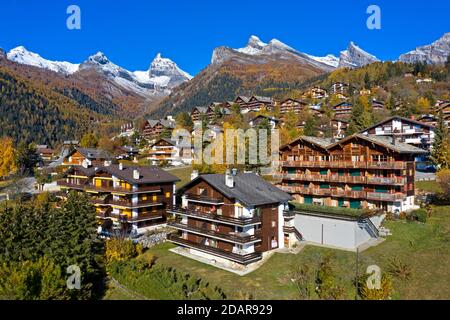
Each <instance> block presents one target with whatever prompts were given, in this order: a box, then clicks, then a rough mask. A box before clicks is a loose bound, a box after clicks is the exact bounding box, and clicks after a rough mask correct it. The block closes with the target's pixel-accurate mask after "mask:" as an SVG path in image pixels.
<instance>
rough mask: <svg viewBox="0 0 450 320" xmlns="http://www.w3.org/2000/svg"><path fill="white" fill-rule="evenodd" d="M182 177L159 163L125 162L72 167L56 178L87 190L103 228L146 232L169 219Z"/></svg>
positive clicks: (62, 184) (64, 187) (72, 187)
mask: <svg viewBox="0 0 450 320" xmlns="http://www.w3.org/2000/svg"><path fill="white" fill-rule="evenodd" d="M177 181H179V179H178V178H177V177H175V176H173V175H171V174H170V173H168V172H166V171H164V170H162V169H159V168H157V167H150V166H148V167H126V166H124V165H122V164H118V165H112V164H111V165H110V164H108V162H105V164H104V165H101V166H96V167H94V166H92V165H88V164H87V163H86V162H85V163H84V164H83V166H73V167H70V168H69V169H68V170H67V172H66V173H65V177H64V178H63V179H61V180H59V181H58V182H57V184H58V185H59V186H60V187H61V189H62V190H72V191H76V192H86V193H88V194H89V195H90V196H91V198H90V199H91V202H92V204H94V206H95V207H96V212H97V219H98V221H99V225H100V226H102V228H103V229H111V228H112V229H120V230H122V231H125V232H130V231H132V230H135V231H137V232H138V233H143V232H145V230H146V228H147V227H149V226H153V225H157V224H161V223H165V222H166V209H167V207H168V206H172V205H173V204H174V201H175V197H174V193H175V183H176V182H177Z"/></svg>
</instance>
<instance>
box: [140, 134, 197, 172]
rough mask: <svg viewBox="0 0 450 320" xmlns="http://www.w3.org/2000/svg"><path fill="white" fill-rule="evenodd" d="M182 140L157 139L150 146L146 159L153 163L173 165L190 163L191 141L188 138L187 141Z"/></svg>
mask: <svg viewBox="0 0 450 320" xmlns="http://www.w3.org/2000/svg"><path fill="white" fill-rule="evenodd" d="M184 140H185V139H179V140H173V139H168V138H160V139H158V140H157V141H156V142H155V143H154V144H152V146H151V147H150V151H149V152H148V156H147V159H148V160H150V161H151V162H152V164H154V165H156V164H161V163H164V162H165V163H167V164H169V165H173V166H178V165H182V164H190V163H191V162H192V150H191V143H190V140H189V141H188V142H187V143H186V142H185V141H184Z"/></svg>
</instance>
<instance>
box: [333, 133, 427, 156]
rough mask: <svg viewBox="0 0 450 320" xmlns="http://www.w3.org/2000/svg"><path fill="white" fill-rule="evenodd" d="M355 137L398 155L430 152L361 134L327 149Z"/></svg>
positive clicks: (336, 143) (386, 138) (383, 137)
mask: <svg viewBox="0 0 450 320" xmlns="http://www.w3.org/2000/svg"><path fill="white" fill-rule="evenodd" d="M355 137H357V138H359V139H363V140H366V141H370V142H372V143H375V144H378V145H381V146H383V147H385V148H388V149H391V150H393V151H395V152H398V153H409V154H425V153H428V151H426V150H423V149H420V148H417V147H414V146H412V145H410V144H407V143H404V142H401V141H398V140H395V143H394V141H393V139H392V137H385V136H377V135H373V134H367V135H366V134H361V133H357V134H354V135H351V136H348V137H346V138H344V139H342V140H339V141H337V142H335V143H333V144H331V145H329V146H328V147H327V149H330V148H332V147H334V146H337V145H339V144H342V143H343V142H345V141H348V140H350V139H352V138H355Z"/></svg>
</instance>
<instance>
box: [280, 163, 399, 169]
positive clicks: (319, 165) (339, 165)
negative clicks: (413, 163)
mask: <svg viewBox="0 0 450 320" xmlns="http://www.w3.org/2000/svg"><path fill="white" fill-rule="evenodd" d="M280 165H281V166H282V167H310V168H350V169H357V168H362V169H406V162H402V161H399V162H388V161H379V162H365V161H354V162H353V161H280Z"/></svg>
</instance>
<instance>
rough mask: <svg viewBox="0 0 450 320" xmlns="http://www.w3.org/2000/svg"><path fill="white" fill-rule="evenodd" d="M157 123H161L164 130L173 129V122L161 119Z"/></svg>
mask: <svg viewBox="0 0 450 320" xmlns="http://www.w3.org/2000/svg"><path fill="white" fill-rule="evenodd" d="M159 123H161V124H162V125H163V126H164V127H166V128H170V129H175V122H173V121H170V120H164V119H162V120H159Z"/></svg>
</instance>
